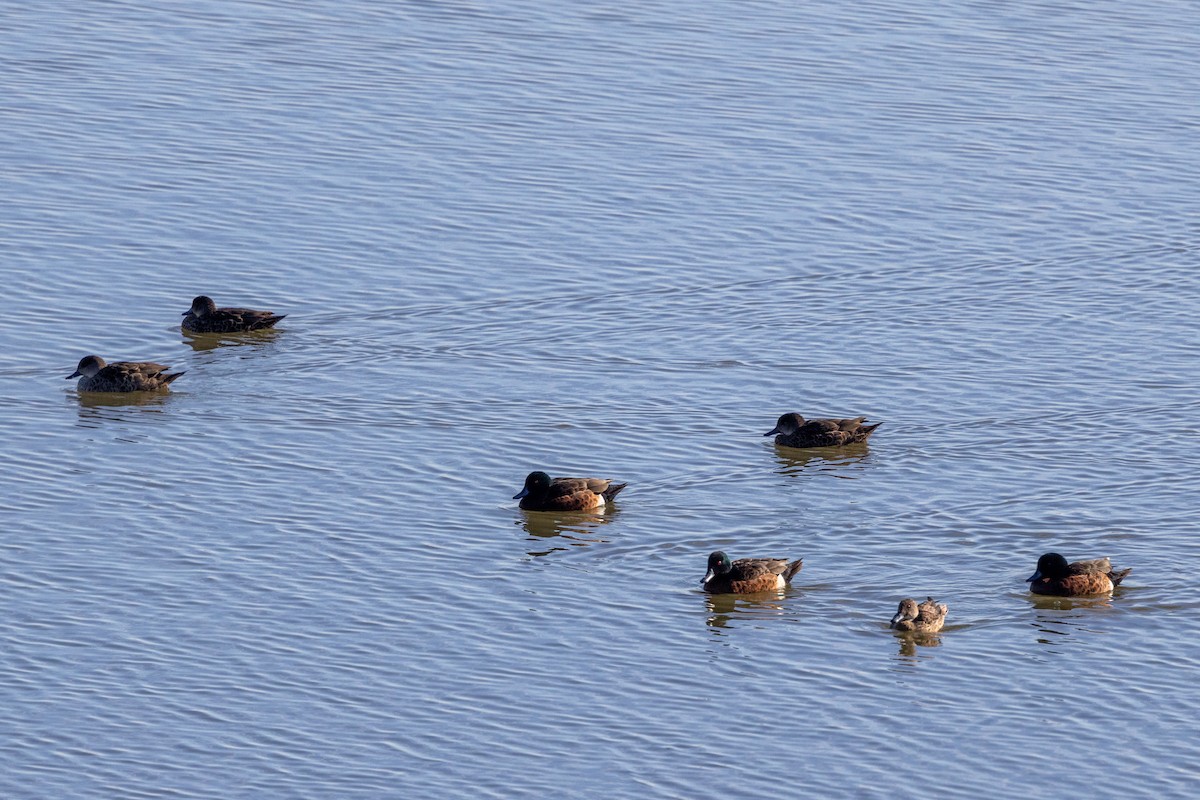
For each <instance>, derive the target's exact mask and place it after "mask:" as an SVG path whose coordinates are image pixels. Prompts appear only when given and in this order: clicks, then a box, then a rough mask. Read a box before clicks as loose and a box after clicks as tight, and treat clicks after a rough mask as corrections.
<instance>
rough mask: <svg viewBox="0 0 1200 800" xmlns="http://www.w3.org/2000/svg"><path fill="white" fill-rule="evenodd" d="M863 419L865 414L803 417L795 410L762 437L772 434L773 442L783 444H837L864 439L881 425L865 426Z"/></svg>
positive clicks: (829, 445) (834, 445)
mask: <svg viewBox="0 0 1200 800" xmlns="http://www.w3.org/2000/svg"><path fill="white" fill-rule="evenodd" d="M866 421H867V418H866V417H854V418H853V419H807V420H806V419H805V418H804V417H802V416H800V415H799V414H796V413H790V414H783V415H782V416H780V417H779V419H778V420H777V421H776V422H775V427H774V428H772V429H771V430H769V431H767V432H766V433H764V434H763V436H774V437H775V444H781V445H783V446H784V447H840V446H842V445H847V444H854V443H856V442H865V441H866V440H867V437H869V436H870V435H871V434H872V433H873V432H874V431H875V429H876V428H878V427H879V426H880V425H882V424H883V423H882V422H876V423H875V424H874V425H864V424H863V423H864V422H866Z"/></svg>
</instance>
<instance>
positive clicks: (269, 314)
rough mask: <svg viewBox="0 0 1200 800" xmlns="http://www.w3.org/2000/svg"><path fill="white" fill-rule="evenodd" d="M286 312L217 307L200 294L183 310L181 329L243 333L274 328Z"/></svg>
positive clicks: (191, 331)
mask: <svg viewBox="0 0 1200 800" xmlns="http://www.w3.org/2000/svg"><path fill="white" fill-rule="evenodd" d="M286 316H287V314H276V313H275V312H273V311H255V310H254V309H250V308H217V304H216V303H214V302H213V299H212V298H211V297H208V296H206V295H200V296H199V297H197V298H195V299H194V300H192V307H191V308H189V309H188V310H187V311H185V312H183V322H182V323H181V325H182V327H183V329H184V330H185V331H188V332H190V333H245V332H247V331H261V330H264V329H266V328H274V327H275V324H276V323H277V322H279V320H281V319H283V318H284V317H286Z"/></svg>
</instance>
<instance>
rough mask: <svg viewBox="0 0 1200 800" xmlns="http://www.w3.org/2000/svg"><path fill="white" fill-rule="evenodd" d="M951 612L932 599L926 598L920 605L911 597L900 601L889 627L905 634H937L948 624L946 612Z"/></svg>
mask: <svg viewBox="0 0 1200 800" xmlns="http://www.w3.org/2000/svg"><path fill="white" fill-rule="evenodd" d="M949 610H950V608H949V607H948V606H947V605H946V604H945V603H939V602H938V601H936V600H934V599H933V598H932V597H927V598H925V602H924V603H921V604H920V605H917V601H916V600H913V599H912V598H911V597H906V598H904V599H903V600H901V601H900V607H899V608H898V609H896V614H895V616H893V617H892V622H891V624H890V626H889V627H891V628H892V630H897V631H904V632H912V633H937V632H938V631H940V630H941V629H942V625H943V624H944V623H945V622H946V612H948V611H949Z"/></svg>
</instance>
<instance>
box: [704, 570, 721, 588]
mask: <svg viewBox="0 0 1200 800" xmlns="http://www.w3.org/2000/svg"><path fill="white" fill-rule="evenodd" d="M716 576H717V573H715V572H713V571H712V570H711V569H710V570H709V571H708V572H706V573H704V580H702V581H700V585H701V586H707V585H708V582H709V581H711V580H712V579H713V578H715V577H716Z"/></svg>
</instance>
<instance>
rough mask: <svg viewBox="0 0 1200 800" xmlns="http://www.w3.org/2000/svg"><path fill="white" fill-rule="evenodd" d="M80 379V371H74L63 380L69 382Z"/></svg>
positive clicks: (81, 375)
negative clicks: (72, 379)
mask: <svg viewBox="0 0 1200 800" xmlns="http://www.w3.org/2000/svg"><path fill="white" fill-rule="evenodd" d="M82 377H83V374H82V373H80V371H79V370H75V371H74V372H72V373H71V374H70V375H68V376H67V377H66V378H65V380H68V381H69V380H71V378H82Z"/></svg>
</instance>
